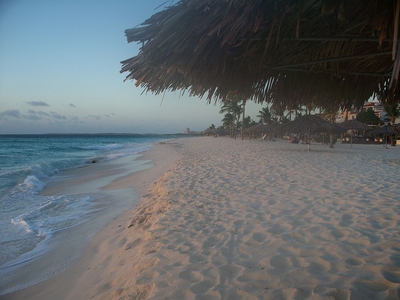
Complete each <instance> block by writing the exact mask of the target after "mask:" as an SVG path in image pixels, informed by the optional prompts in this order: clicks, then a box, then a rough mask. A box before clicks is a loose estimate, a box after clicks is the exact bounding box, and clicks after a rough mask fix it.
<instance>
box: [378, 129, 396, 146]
mask: <svg viewBox="0 0 400 300" xmlns="http://www.w3.org/2000/svg"><path fill="white" fill-rule="evenodd" d="M374 133H375V134H376V135H380V134H383V138H384V140H385V145H386V148H387V136H389V135H394V134H395V133H396V132H395V130H394V128H393V126H391V125H384V126H381V127H379V128H378V129H376V130H375V131H374Z"/></svg>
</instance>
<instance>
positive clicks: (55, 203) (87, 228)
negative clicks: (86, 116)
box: [0, 134, 173, 295]
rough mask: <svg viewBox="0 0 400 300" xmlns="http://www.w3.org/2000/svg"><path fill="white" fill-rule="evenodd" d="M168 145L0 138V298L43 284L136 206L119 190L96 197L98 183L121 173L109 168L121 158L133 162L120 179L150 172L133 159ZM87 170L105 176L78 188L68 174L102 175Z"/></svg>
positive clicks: (88, 138)
mask: <svg viewBox="0 0 400 300" xmlns="http://www.w3.org/2000/svg"><path fill="white" fill-rule="evenodd" d="M170 138H173V136H165V135H154V136H151V135H112V134H110V135H0V278H2V279H1V280H0V295H2V294H6V293H9V292H12V291H14V290H18V289H21V288H24V287H26V286H29V285H31V284H34V283H37V282H40V281H43V280H45V279H48V278H50V277H52V276H54V275H56V274H58V273H59V272H61V271H63V270H64V269H66V268H67V267H68V266H70V265H71V264H72V263H74V262H76V261H77V259H79V257H80V255H81V254H82V253H83V251H84V248H85V246H86V245H87V244H88V243H89V241H90V239H91V238H92V237H93V236H94V235H95V234H96V232H97V231H98V230H99V229H101V226H105V225H106V223H107V222H109V221H111V220H112V218H114V217H115V216H117V215H118V214H120V213H121V212H122V211H123V210H125V209H127V208H130V207H132V206H133V204H134V203H135V201H137V198H135V196H134V191H132V190H127V191H118V195H116V194H113V193H112V192H111V191H110V192H106V191H101V190H100V188H99V187H100V186H101V184H104V182H100V180H101V179H103V180H104V178H108V180H112V179H113V178H114V177H113V176H116V175H118V173H121V172H122V173H123V170H122V169H121V166H117V165H115V166H114V165H113V163H116V162H117V161H119V160H121V159H123V158H124V157H129V158H133V161H134V162H135V163H133V169H132V167H131V168H130V169H129V170H126V172H132V171H135V170H136V171H138V170H141V169H144V168H148V167H151V164H150V165H149V164H146V162H141V161H139V160H137V158H139V157H140V153H141V152H143V151H146V150H149V149H151V147H152V144H153V143H155V142H157V141H161V140H165V139H170ZM94 165H96V166H99V165H101V166H102V168H101V169H100V170H108V173H110V174H108V173H104V175H101V174H100V175H98V178H89V179H87V178H86V179H85V180H86V181H88V182H89V181H90V182H91V184H86V185H82V183H81V182H79V184H80V185H79V184H77V183H76V182H74V180H78V181H79V180H81V179H76V176H75V175H71V174H69V173H68V172H71V170H72V171H77V172H78V173H77V174H80V173H79V172H81V173H82V172H83V171H84V170H89V172H88V173H89V174H91V172H92V171H93V172H94V173H96V172H97V173H96V174H99V173H101V172H102V171H98V169H97V171H96V170H95V169H89V168H94ZM92 166H93V167H92ZM85 168H87V169H85ZM113 169H114V172H111V170H113ZM122 175H123V174H122ZM86 176H88V175H86ZM82 178H83V177H82ZM82 180H83V179H82ZM96 180H97V181H96ZM95 182H97V183H95ZM99 182H100V183H99ZM79 186H80V188H79ZM65 187H69V189H66V188H65ZM74 187H76V189H74ZM60 191H63V192H62V193H60ZM65 191H68V192H65ZM116 198H118V202H116ZM72 231H73V232H74V233H75V236H76V235H77V233H79V234H78V235H79V239H78V240H76V239H75V238H74V239H72V240H71V238H70V236H71V235H70V234H69V235H68V233H71V232H72ZM60 249H62V251H63V252H65V258H64V259H63V260H61V261H60V259H59V254H57V255H55V253H60ZM65 249H67V251H66V250H65ZM68 249H70V250H68ZM52 253H53V256H52ZM55 257H57V259H56V258H55ZM52 259H53V260H52ZM35 263H36V264H37V266H38V267H37V268H36V267H35V266H36V265H35ZM32 266H33V269H37V272H36V273H35V275H34V276H28V275H25V273H26V272H27V270H31V269H32Z"/></svg>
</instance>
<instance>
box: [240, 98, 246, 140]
mask: <svg viewBox="0 0 400 300" xmlns="http://www.w3.org/2000/svg"><path fill="white" fill-rule="evenodd" d="M245 108H246V100H243V113H242V128H241V130H240V135H241V136H242V140H243V127H244V115H245V113H244V111H245Z"/></svg>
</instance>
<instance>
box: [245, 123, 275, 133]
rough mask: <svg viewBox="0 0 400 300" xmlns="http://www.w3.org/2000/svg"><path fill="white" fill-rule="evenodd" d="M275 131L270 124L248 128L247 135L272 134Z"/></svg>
mask: <svg viewBox="0 0 400 300" xmlns="http://www.w3.org/2000/svg"><path fill="white" fill-rule="evenodd" d="M274 130H275V127H274V126H272V125H268V124H257V125H254V126H252V127H250V128H246V130H245V133H247V134H250V133H255V134H260V133H261V134H270V133H273V132H274Z"/></svg>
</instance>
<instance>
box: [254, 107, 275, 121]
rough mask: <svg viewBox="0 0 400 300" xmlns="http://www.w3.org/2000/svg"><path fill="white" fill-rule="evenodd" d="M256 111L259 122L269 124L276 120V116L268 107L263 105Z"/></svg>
mask: <svg viewBox="0 0 400 300" xmlns="http://www.w3.org/2000/svg"><path fill="white" fill-rule="evenodd" d="M258 113H259V115H257V118H260V123H266V124H268V125H271V124H273V123H275V122H276V118H275V117H273V114H272V111H271V110H270V109H269V108H268V107H263V108H262V109H261V110H259V111H258Z"/></svg>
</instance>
